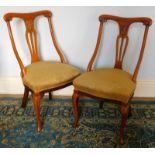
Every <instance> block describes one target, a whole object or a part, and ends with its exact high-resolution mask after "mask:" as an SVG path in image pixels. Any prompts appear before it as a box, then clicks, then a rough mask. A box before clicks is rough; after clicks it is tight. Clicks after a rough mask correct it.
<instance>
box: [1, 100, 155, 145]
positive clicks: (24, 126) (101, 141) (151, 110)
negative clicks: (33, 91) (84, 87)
mask: <svg viewBox="0 0 155 155" xmlns="http://www.w3.org/2000/svg"><path fill="white" fill-rule="evenodd" d="M21 100H22V99H21V98H8V97H7V98H6V97H3V98H0V147H1V148H4V147H5V148H6V147H9V148H10V147H15V148H17V147H22V148H23V147H24V148H25V147H26V148H29V147H33V148H34V147H37V148H38V147H41V148H47V147H52V148H53V147H54V148H61V147H65V148H79V147H80V148H107V147H110V148H111V147H155V102H146V101H132V102H131V103H130V104H131V106H132V116H131V117H130V118H129V119H128V121H127V126H126V129H125V144H124V145H119V144H118V135H119V126H120V113H119V110H118V106H116V105H114V104H110V103H105V104H104V106H103V109H99V103H98V102H97V101H96V100H91V99H81V100H80V101H79V106H80V107H79V109H80V121H79V125H78V127H77V128H76V129H73V128H72V125H71V124H72V121H73V115H72V102H71V99H70V98H53V100H51V101H49V100H48V99H47V98H45V99H43V100H42V104H41V115H42V119H43V123H44V124H43V130H42V132H41V133H37V132H36V130H35V129H36V121H35V114H34V109H33V104H32V101H31V100H29V102H28V105H27V107H26V109H25V110H23V109H22V108H21V107H20V105H21Z"/></svg>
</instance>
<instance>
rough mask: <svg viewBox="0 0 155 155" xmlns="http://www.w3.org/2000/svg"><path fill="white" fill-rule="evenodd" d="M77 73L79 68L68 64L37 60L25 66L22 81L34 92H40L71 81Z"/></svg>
mask: <svg viewBox="0 0 155 155" xmlns="http://www.w3.org/2000/svg"><path fill="white" fill-rule="evenodd" d="M79 74H80V70H79V69H77V68H75V67H73V66H71V65H68V64H63V63H61V62H56V61H38V62H36V63H33V64H30V65H29V66H27V67H26V75H25V76H24V78H23V83H24V85H25V86H27V87H29V88H30V89H31V90H33V91H34V92H41V91H44V90H48V89H52V88H55V87H59V86H63V85H65V84H67V83H69V82H72V80H73V79H74V78H75V77H76V76H78V75H79Z"/></svg>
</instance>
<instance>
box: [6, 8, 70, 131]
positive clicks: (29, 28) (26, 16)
mask: <svg viewBox="0 0 155 155" xmlns="http://www.w3.org/2000/svg"><path fill="white" fill-rule="evenodd" d="M39 16H44V17H45V18H47V20H48V24H49V29H50V34H51V38H52V41H53V44H54V47H55V49H56V52H57V54H58V55H59V57H60V60H61V62H62V63H65V57H64V56H63V54H62V52H61V50H60V49H59V46H58V44H57V41H56V38H55V35H54V30H53V24H52V20H51V17H52V13H51V12H50V11H48V10H43V11H37V12H32V13H7V14H5V15H4V20H5V21H6V23H7V27H8V32H9V36H10V40H11V43H12V48H13V51H14V54H15V56H16V58H17V61H18V64H19V66H20V69H21V74H22V78H23V77H24V75H25V74H26V69H25V66H24V64H23V62H22V60H21V58H20V56H19V54H18V51H17V48H16V44H15V40H14V37H13V32H12V28H11V21H12V20H13V19H14V18H20V19H22V20H23V21H24V23H25V28H26V31H25V38H26V42H27V45H28V48H29V52H30V55H31V63H34V62H37V61H40V58H39V54H38V53H39V52H38V50H39V49H38V42H37V31H36V28H35V20H36V18H37V17H39ZM71 84H72V82H71V83H68V84H65V85H64V86H61V87H56V88H53V89H50V90H46V91H42V92H40V93H38V94H36V93H34V92H33V91H32V90H31V89H30V88H27V87H26V86H25V91H24V95H23V100H22V107H23V108H25V107H26V102H27V99H28V95H29V92H31V94H32V98H33V103H34V109H35V112H36V119H37V131H38V132H39V131H41V128H42V123H41V115H40V100H41V98H43V96H44V94H45V93H49V99H52V94H51V91H54V90H58V89H61V88H64V87H66V86H69V85H71Z"/></svg>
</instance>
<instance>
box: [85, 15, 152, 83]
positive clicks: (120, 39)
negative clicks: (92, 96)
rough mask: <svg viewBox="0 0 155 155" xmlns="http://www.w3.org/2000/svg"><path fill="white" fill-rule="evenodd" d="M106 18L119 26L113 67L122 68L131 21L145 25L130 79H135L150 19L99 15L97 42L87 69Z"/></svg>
mask: <svg viewBox="0 0 155 155" xmlns="http://www.w3.org/2000/svg"><path fill="white" fill-rule="evenodd" d="M108 20H112V21H115V22H116V23H117V24H118V26H119V34H118V36H117V38H116V57H115V66H114V67H115V68H119V69H122V63H123V59H124V56H125V53H126V49H127V46H128V43H129V37H128V30H129V27H130V25H131V24H133V23H142V24H143V25H144V26H145V29H144V35H143V41H142V45H141V50H140V54H139V58H138V61H137V64H136V67H135V70H134V73H133V77H132V80H133V81H136V78H137V74H138V71H139V68H140V64H141V61H142V58H143V54H144V49H145V44H146V39H147V34H148V30H149V27H150V25H151V24H152V20H151V19H150V18H147V17H138V18H124V17H118V16H112V15H101V16H100V17H99V21H100V27H99V32H98V38H97V43H96V47H95V50H94V53H93V56H92V57H91V59H90V62H89V64H88V67H87V71H91V70H92V65H93V63H94V60H95V58H96V55H97V53H98V51H99V46H100V43H101V38H102V31H103V23H105V22H107V21H108Z"/></svg>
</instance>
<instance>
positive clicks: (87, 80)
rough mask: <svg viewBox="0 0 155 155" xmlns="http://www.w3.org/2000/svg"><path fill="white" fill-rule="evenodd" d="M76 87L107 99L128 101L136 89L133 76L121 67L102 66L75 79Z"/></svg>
mask: <svg viewBox="0 0 155 155" xmlns="http://www.w3.org/2000/svg"><path fill="white" fill-rule="evenodd" d="M73 84H74V87H75V89H77V90H79V91H81V92H84V93H87V94H90V95H93V96H96V97H101V98H105V99H111V100H116V101H121V102H123V103H127V102H128V100H129V99H130V97H131V96H132V95H133V92H134V90H135V85H136V84H135V83H134V82H133V81H132V76H131V75H130V74H129V73H127V72H125V71H123V70H120V69H113V68H104V69H103V68H101V69H96V70H93V71H91V72H87V73H84V74H83V75H81V76H79V77H77V78H76V79H75V80H74V81H73Z"/></svg>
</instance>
